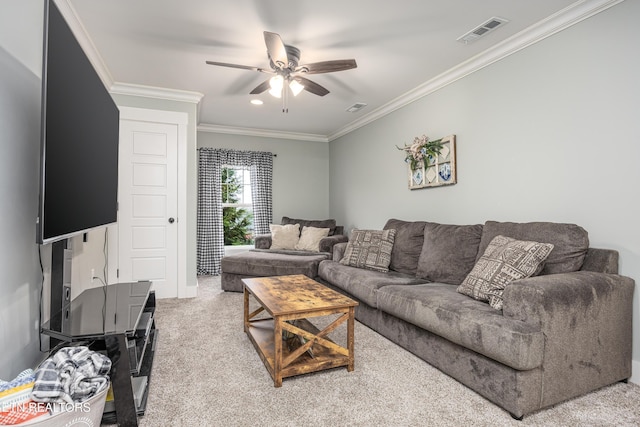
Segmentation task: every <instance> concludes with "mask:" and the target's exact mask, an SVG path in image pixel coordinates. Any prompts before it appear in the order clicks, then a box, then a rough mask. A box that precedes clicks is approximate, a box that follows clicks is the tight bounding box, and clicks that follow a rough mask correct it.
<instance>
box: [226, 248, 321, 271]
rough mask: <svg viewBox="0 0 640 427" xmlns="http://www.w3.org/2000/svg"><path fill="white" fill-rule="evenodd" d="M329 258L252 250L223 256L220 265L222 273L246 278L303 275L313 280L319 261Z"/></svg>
mask: <svg viewBox="0 0 640 427" xmlns="http://www.w3.org/2000/svg"><path fill="white" fill-rule="evenodd" d="M328 257H329V254H328V253H318V252H311V253H296V252H295V251H282V252H276V251H269V250H254V251H248V252H243V253H240V254H237V255H231V256H225V257H223V258H222V261H221V263H220V266H221V269H222V271H223V272H224V273H231V274H240V275H246V276H257V277H266V276H286V275H290V274H304V275H305V276H307V277H310V278H314V277H316V276H317V275H318V265H319V264H320V261H322V260H325V259H327V258H328Z"/></svg>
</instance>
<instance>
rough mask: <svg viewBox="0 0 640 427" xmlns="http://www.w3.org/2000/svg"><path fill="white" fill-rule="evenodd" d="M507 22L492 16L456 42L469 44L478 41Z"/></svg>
mask: <svg viewBox="0 0 640 427" xmlns="http://www.w3.org/2000/svg"><path fill="white" fill-rule="evenodd" d="M507 22H509V21H508V20H507V19H504V18H498V17H497V16H494V17H493V18H491V19H489V20H488V21H486V22H484V23H483V24H481V25H478V26H477V27H476V28H474V29H473V30H471V31H469V32H468V33H466V34H464V35H462V36H460V37H458V38H457V39H456V40H457V41H459V42H462V43H464V44H467V43H471V42H473V41H476V40H478V39H479V38H480V37H483V36H486V35H487V34H489V33H490V32H491V31H493V30H495V29H496V28H500V27H502V26H504V24H506V23H507Z"/></svg>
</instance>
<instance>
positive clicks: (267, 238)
mask: <svg viewBox="0 0 640 427" xmlns="http://www.w3.org/2000/svg"><path fill="white" fill-rule="evenodd" d="M253 240H254V242H255V247H256V249H269V248H270V247H271V234H257V235H255V236H254V238H253Z"/></svg>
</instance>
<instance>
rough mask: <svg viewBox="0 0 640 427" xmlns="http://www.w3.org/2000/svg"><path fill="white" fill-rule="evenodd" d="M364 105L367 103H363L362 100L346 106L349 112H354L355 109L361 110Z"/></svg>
mask: <svg viewBox="0 0 640 427" xmlns="http://www.w3.org/2000/svg"><path fill="white" fill-rule="evenodd" d="M366 106H367V104H365V103H364V102H356V103H355V104H353V105H352V106H351V107H349V108H347V111H348V112H349V113H355V112H356V111H360V110H362V109H363V108H364V107H366Z"/></svg>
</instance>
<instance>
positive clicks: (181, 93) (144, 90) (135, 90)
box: [109, 82, 204, 104]
mask: <svg viewBox="0 0 640 427" xmlns="http://www.w3.org/2000/svg"><path fill="white" fill-rule="evenodd" d="M109 91H110V92H111V93H112V94H117V95H130V96H141V97H143V98H154V99H166V100H169V101H179V102H189V103H192V104H199V103H200V101H201V100H202V97H203V96H204V95H203V94H201V93H200V92H192V91H188V90H178V89H166V88H162V87H155V86H145V85H138V84H132V83H120V82H115V83H113V84H112V85H111V88H110V89H109Z"/></svg>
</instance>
